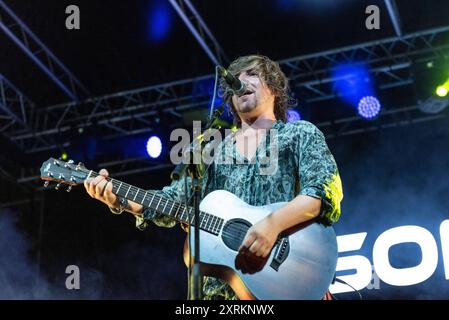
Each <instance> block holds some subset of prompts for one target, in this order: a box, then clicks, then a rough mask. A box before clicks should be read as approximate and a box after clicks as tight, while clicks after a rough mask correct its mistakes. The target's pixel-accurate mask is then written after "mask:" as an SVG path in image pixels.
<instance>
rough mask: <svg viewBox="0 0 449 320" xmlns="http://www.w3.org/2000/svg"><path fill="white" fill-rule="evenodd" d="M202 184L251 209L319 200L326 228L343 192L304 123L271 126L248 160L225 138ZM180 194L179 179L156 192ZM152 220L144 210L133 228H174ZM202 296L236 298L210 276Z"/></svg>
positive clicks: (163, 219)
mask: <svg viewBox="0 0 449 320" xmlns="http://www.w3.org/2000/svg"><path fill="white" fill-rule="evenodd" d="M273 129H275V130H273ZM276 154H277V157H276ZM273 155H274V156H273ZM188 179H189V178H188ZM203 181H204V183H203V196H204V195H206V194H207V193H208V192H211V191H214V190H227V191H229V192H232V193H233V194H235V195H236V196H237V197H239V198H240V199H242V200H243V201H245V202H247V203H248V204H250V205H254V206H261V205H266V204H270V203H275V202H284V201H291V200H293V198H295V197H296V196H297V195H299V194H301V195H307V196H311V197H314V198H319V199H321V200H322V205H321V212H320V215H319V217H318V221H319V222H321V223H323V224H326V225H331V224H333V223H335V222H337V220H338V219H339V217H340V202H341V200H342V198H343V191H342V184H341V180H340V176H339V173H338V168H337V164H336V162H335V160H334V157H333V156H332V154H331V152H330V151H329V148H328V146H327V144H326V142H325V139H324V135H323V134H322V133H321V131H320V130H319V129H318V128H317V127H316V126H315V125H313V124H311V123H310V122H307V121H297V122H294V123H284V122H282V121H280V120H278V121H275V122H274V123H273V125H272V127H271V129H270V130H267V134H266V135H265V143H260V144H259V146H258V147H257V150H256V153H255V156H253V158H252V159H251V160H248V159H247V158H245V157H244V156H243V155H241V154H240V153H239V152H238V151H237V150H236V146H235V134H231V135H229V136H228V137H226V138H225V140H224V141H223V142H221V143H220V145H219V147H218V148H217V150H216V154H215V157H214V162H213V163H212V164H211V165H210V167H209V170H208V173H207V175H206V178H205V179H203ZM184 190H185V181H184V180H182V179H181V180H179V181H175V182H173V183H172V184H171V185H170V186H166V187H164V188H163V189H162V190H159V191H156V192H157V193H159V194H160V195H163V196H165V197H168V198H170V199H171V200H175V201H179V202H184ZM152 217H154V212H152V211H151V210H149V209H146V210H144V212H143V217H142V218H138V219H137V221H136V225H137V227H138V228H139V229H144V228H146V226H147V225H148V221H153V222H154V223H155V224H156V225H158V226H164V227H172V226H174V225H175V224H176V223H177V222H176V221H175V220H173V219H172V218H171V217H168V216H159V217H157V218H155V219H152ZM203 291H204V298H205V299H237V297H236V295H235V294H234V292H233V291H232V289H231V288H230V287H229V286H228V285H227V284H226V283H225V282H224V281H222V280H220V279H216V278H212V277H204V287H203Z"/></svg>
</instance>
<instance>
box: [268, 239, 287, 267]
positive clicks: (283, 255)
mask: <svg viewBox="0 0 449 320" xmlns="http://www.w3.org/2000/svg"><path fill="white" fill-rule="evenodd" d="M289 252H290V242H289V241H288V237H284V238H281V241H280V242H279V244H278V245H277V246H276V251H275V252H274V257H273V261H271V264H270V267H272V268H273V269H274V270H276V271H278V269H279V267H280V266H281V264H282V263H283V262H284V261H285V259H287V256H288V254H289Z"/></svg>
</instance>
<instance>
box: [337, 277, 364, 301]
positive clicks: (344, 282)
mask: <svg viewBox="0 0 449 320" xmlns="http://www.w3.org/2000/svg"><path fill="white" fill-rule="evenodd" d="M335 281H337V282H340V283H343V284H345V285H347V286H349V287H351V288H352V290H354V291H355V292H357V294H358V295H359V300H363V297H362V294H361V293H360V292H359V290H357V289H356V288H354V287H353V286H351V285H350V284H349V283H347V282H346V281H344V280H341V279H339V278H335ZM331 295H332V294H331ZM332 297H334V296H333V295H332ZM336 300H338V299H336Z"/></svg>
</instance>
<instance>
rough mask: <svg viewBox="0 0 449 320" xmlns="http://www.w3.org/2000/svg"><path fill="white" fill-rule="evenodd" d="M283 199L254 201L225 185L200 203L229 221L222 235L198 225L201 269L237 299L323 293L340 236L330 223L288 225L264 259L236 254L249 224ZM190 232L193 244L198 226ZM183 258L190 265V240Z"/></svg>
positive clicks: (330, 277) (293, 297) (308, 297)
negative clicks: (261, 203) (257, 203)
mask: <svg viewBox="0 0 449 320" xmlns="http://www.w3.org/2000/svg"><path fill="white" fill-rule="evenodd" d="M284 205H285V203H275V204H270V205H266V206H260V207H255V206H251V205H249V204H247V203H245V202H244V201H242V200H240V199H239V198H238V197H236V196H235V195H233V194H232V193H230V192H227V191H224V190H218V191H214V192H211V193H210V194H208V195H207V196H206V197H205V198H204V199H203V201H202V202H201V203H200V210H201V211H203V212H207V213H210V214H213V215H215V216H217V217H220V218H222V219H224V221H225V222H224V227H223V229H222V230H221V231H220V233H219V234H218V236H217V235H214V234H212V233H209V232H206V231H203V230H200V262H201V263H200V266H201V267H200V268H201V272H202V274H203V275H209V276H213V277H217V278H221V279H223V280H224V281H226V282H227V283H228V284H229V285H230V286H231V288H232V289H233V290H234V292H235V293H236V294H237V296H238V297H239V299H262V300H270V299H283V300H297V299H306V300H311V299H321V298H322V297H323V296H324V294H325V292H326V291H327V290H328V288H329V285H330V284H331V282H332V280H333V277H334V274H335V268H336V264H337V255H338V250H337V241H336V236H335V232H334V230H333V228H332V227H326V226H324V225H321V224H318V223H316V222H315V223H308V224H304V225H300V226H298V227H295V229H291V230H287V232H286V233H285V234H283V236H282V237H281V239H280V240H279V241H278V242H277V243H276V244H275V246H274V248H273V250H272V251H271V253H270V255H269V256H268V257H267V258H265V259H262V258H259V257H255V256H249V255H243V254H238V247H239V246H240V244H241V243H242V240H243V238H244V237H245V234H246V230H248V229H249V228H250V226H251V225H253V224H255V223H256V222H258V221H260V220H262V219H263V218H264V217H266V216H267V215H268V214H270V213H271V212H273V211H275V210H276V209H278V208H280V207H282V206H284ZM189 236H190V239H191V243H192V246H193V243H194V242H193V241H194V232H192V233H191V234H190V235H189ZM193 251H194V250H192V255H193V254H194V252H193ZM184 261H185V262H186V265H188V261H189V252H188V243H187V241H186V245H185V246H184Z"/></svg>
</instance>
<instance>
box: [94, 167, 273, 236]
mask: <svg viewBox="0 0 449 320" xmlns="http://www.w3.org/2000/svg"><path fill="white" fill-rule="evenodd" d="M99 175H100V174H99V173H97V172H94V171H93V172H92V174H91V175H90V176H91V177H97V176H99ZM106 180H107V181H109V182H111V183H112V181H111V180H114V179H113V178H109V177H107V178H106ZM117 181H118V180H117ZM121 183H122V184H125V185H128V186H129V188H128V189H129V191H131V190H132V189H134V190H133V192H135V191H137V192H138V191H140V190H143V189H141V188H138V187H135V186H133V185H129V184H127V183H124V182H121ZM113 185H114V184H113ZM129 191H128V193H129ZM144 192H145V193H146V194H150V195H152V196H154V197H153V198H152V201H151V202H154V199H156V200H159V202H160V203H159V205H158V206H157V207H159V206H160V205H161V203H163V204H164V205H165V206H166V205H167V203H169V202H170V201H171V202H174V203H175V206H178V208H183V209H182V211H183V212H184V213H186V214H187V216H188V217H189V218H190V216H191V213H188V212H187V211H189V210H187V209H186V208H185V206H184V205H183V204H179V203H178V202H177V201H173V200H171V199H166V198H165V197H163V196H160V195H158V194H156V193H155V192H153V191H146V190H144ZM144 198H145V197H144ZM144 198H142V200H143V199H144ZM162 201H164V202H162ZM188 208H190V209H191V208H192V207H188ZM151 209H153V208H151ZM153 210H155V209H153ZM201 213H203V217H201ZM205 214H207V215H209V216H210V217H213V218H217V219H220V220H223V222H224V219H223V218H220V217H218V216H215V215H213V214H210V213H207V212H203V211H201V212H200V229H203V230H205V231H212V232H215V231H218V232H219V231H220V230H221V231H222V234H223V235H225V236H230V237H240V236H241V235H242V234H246V232H247V231H248V229H249V228H246V227H243V226H241V225H236V226H234V228H233V229H231V230H230V231H225V230H224V225H223V224H220V223H219V226H220V227H219V228H217V227H215V226H213V225H211V226H210V227H209V228H208V227H207V223H206V226H205V227H201V224H202V220H203V219H204V216H205ZM183 215H184V214H183V213H181V216H183ZM173 218H174V217H173ZM220 220H218V221H220ZM185 222H188V221H187V220H186V221H185ZM214 229H218V230H214ZM276 243H277V241H276ZM276 243H275V244H276Z"/></svg>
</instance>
